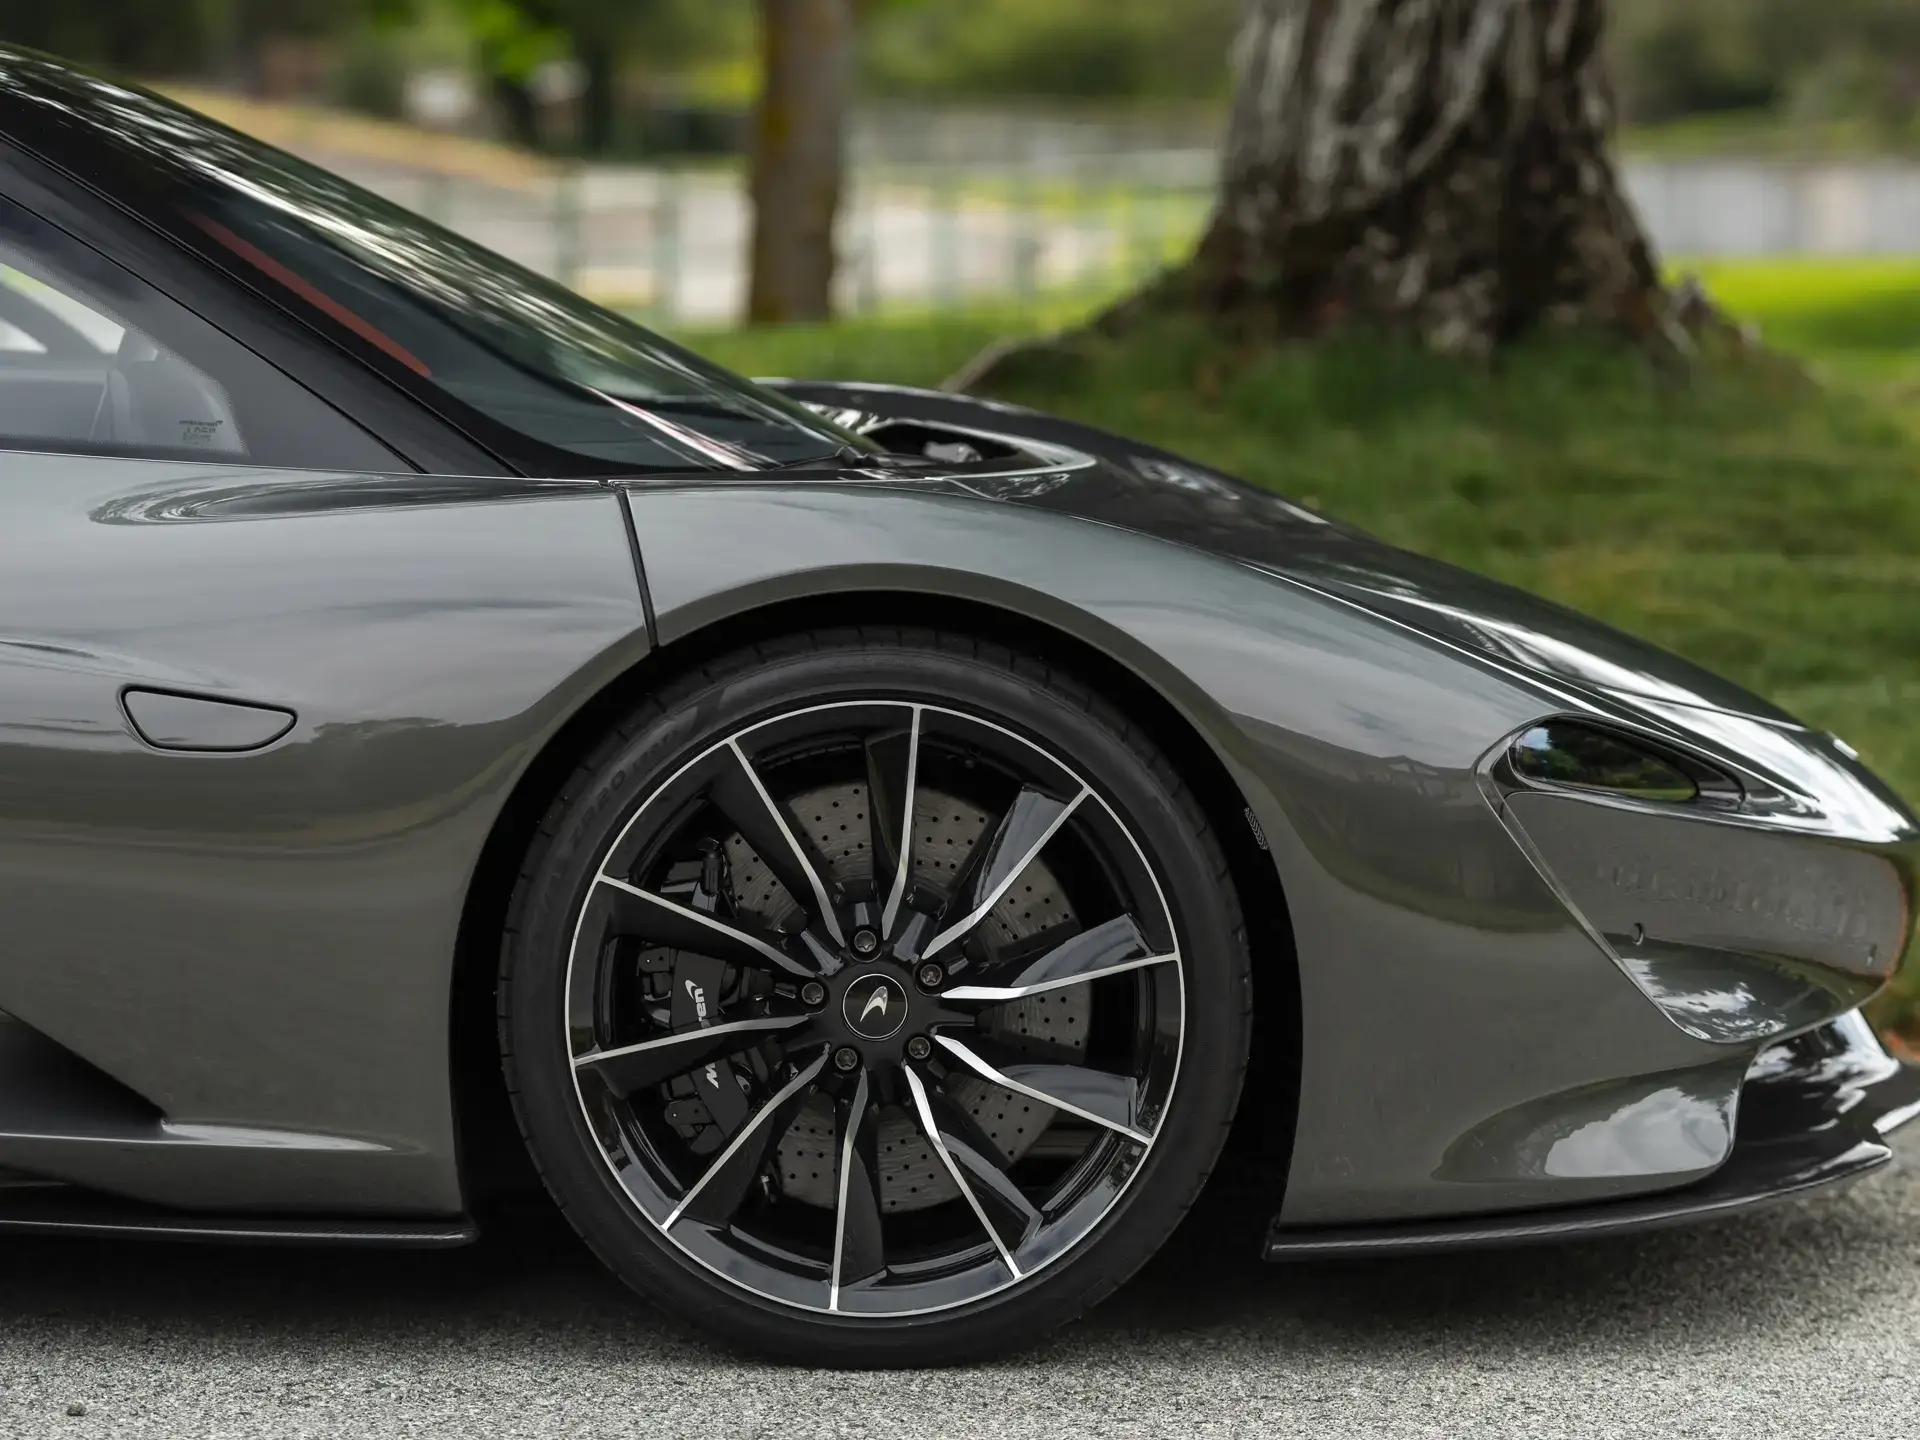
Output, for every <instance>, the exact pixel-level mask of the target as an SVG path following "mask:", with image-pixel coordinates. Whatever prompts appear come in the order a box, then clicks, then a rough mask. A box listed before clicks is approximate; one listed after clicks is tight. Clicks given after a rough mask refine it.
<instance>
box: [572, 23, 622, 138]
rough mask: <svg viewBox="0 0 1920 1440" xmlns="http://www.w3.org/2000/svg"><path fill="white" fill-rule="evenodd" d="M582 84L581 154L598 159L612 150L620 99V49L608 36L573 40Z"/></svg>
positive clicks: (588, 35) (580, 36) (588, 34)
mask: <svg viewBox="0 0 1920 1440" xmlns="http://www.w3.org/2000/svg"><path fill="white" fill-rule="evenodd" d="M573 49H574V54H575V56H576V57H577V58H578V59H579V61H580V69H581V71H582V73H583V77H584V79H585V82H586V83H585V84H584V85H583V86H582V88H581V91H580V153H581V154H583V155H594V156H600V155H605V154H606V153H607V151H609V150H610V149H612V148H613V140H614V129H615V127H616V125H617V122H618V117H619V108H620V97H619V84H620V67H619V47H618V45H617V43H616V42H615V40H614V38H613V37H612V36H610V35H603V34H598V33H594V32H585V33H581V34H576V35H575V36H574V37H573Z"/></svg>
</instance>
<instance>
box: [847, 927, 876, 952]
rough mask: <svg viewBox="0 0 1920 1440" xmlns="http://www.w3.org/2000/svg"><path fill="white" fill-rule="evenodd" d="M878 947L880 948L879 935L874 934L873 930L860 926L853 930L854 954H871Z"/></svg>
mask: <svg viewBox="0 0 1920 1440" xmlns="http://www.w3.org/2000/svg"><path fill="white" fill-rule="evenodd" d="M879 948H880V937H879V936H878V935H876V934H874V933H873V931H871V930H868V929H866V928H864V927H862V928H861V929H859V930H856V931H854V932H853V953H854V954H856V955H863V956H864V955H871V954H873V952H874V951H876V950H878V949H879Z"/></svg>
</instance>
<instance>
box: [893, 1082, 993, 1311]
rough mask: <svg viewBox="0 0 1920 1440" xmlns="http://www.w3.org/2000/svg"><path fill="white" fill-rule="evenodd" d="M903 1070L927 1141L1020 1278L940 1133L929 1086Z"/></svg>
mask: <svg viewBox="0 0 1920 1440" xmlns="http://www.w3.org/2000/svg"><path fill="white" fill-rule="evenodd" d="M900 1073H901V1074H902V1075H903V1076H904V1077H905V1078H906V1082H907V1089H908V1090H909V1091H910V1092H912V1095H913V1108H914V1110H915V1111H916V1112H917V1113H918V1114H919V1117H920V1128H921V1130H922V1131H923V1132H925V1134H926V1137H927V1144H928V1145H930V1146H932V1147H933V1153H934V1154H936V1155H938V1156H939V1157H940V1163H941V1164H943V1165H945V1166H946V1167H947V1174H948V1175H949V1176H951V1177H952V1179H953V1185H954V1188H955V1189H956V1190H958V1191H959V1192H960V1197H961V1198H962V1199H963V1200H965V1201H966V1202H967V1204H968V1205H969V1206H971V1207H972V1209H973V1213H974V1217H975V1218H976V1219H977V1220H979V1222H980V1228H981V1229H982V1230H985V1231H986V1232H987V1238H988V1239H990V1240H992V1241H993V1248H994V1249H996V1250H998V1251H999V1252H1000V1258H1001V1260H1003V1261H1005V1262H1006V1266H1007V1269H1008V1270H1009V1271H1011V1272H1012V1274H1013V1278H1014V1279H1016V1280H1018V1279H1019V1278H1020V1266H1019V1265H1018V1264H1017V1263H1015V1261H1014V1258H1013V1252H1012V1251H1011V1250H1010V1249H1008V1248H1007V1242H1006V1241H1005V1240H1004V1239H1003V1238H1001V1234H1000V1230H999V1228H998V1227H997V1226H995V1224H994V1223H993V1220H992V1218H991V1217H990V1216H989V1215H988V1213H987V1209H986V1207H985V1206H984V1205H982V1204H981V1203H980V1197H979V1195H978V1194H976V1193H975V1191H974V1188H973V1185H972V1183H971V1182H970V1181H969V1180H968V1179H967V1173H966V1171H964V1170H962V1169H961V1167H960V1163H959V1162H958V1161H957V1160H955V1159H954V1157H953V1151H952V1150H951V1149H949V1148H948V1144H947V1140H946V1137H945V1136H943V1135H942V1134H941V1133H940V1126H939V1124H938V1123H937V1122H936V1121H935V1120H934V1117H933V1107H932V1106H931V1105H930V1104H929V1103H928V1101H927V1088H926V1086H925V1085H924V1084H922V1083H921V1080H920V1077H919V1076H918V1075H917V1074H915V1073H914V1071H913V1069H912V1067H911V1066H909V1067H908V1068H907V1069H905V1070H902V1071H901V1072H900ZM969 1155H970V1158H971V1159H976V1160H977V1159H978V1158H979V1157H978V1156H975V1155H972V1154H971V1151H970V1152H969ZM981 1163H983V1164H984V1163H985V1162H984V1161H982V1162H981Z"/></svg>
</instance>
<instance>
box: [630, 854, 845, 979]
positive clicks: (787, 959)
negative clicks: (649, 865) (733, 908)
mask: <svg viewBox="0 0 1920 1440" xmlns="http://www.w3.org/2000/svg"><path fill="white" fill-rule="evenodd" d="M598 880H599V883H600V884H602V885H607V886H610V887H612V888H613V889H615V890H618V891H619V892H620V893H621V894H622V895H624V896H625V897H627V899H628V900H630V901H632V902H635V903H633V904H632V905H629V906H625V907H623V908H622V909H621V910H620V911H617V912H616V919H617V920H618V922H619V925H620V928H621V930H622V931H623V932H625V933H631V934H636V935H640V936H643V937H645V938H646V939H648V940H651V941H653V942H654V943H655V944H656V945H670V946H672V947H673V948H675V949H678V950H692V951H694V952H695V953H696V954H700V955H711V956H713V957H714V958H715V959H716V960H728V961H731V962H732V963H734V964H736V965H746V966H749V967H751V968H753V969H755V970H758V969H761V968H762V967H763V966H766V965H774V966H777V967H779V968H780V969H782V970H785V971H787V972H788V973H789V974H793V975H799V976H803V977H805V978H806V979H809V980H811V979H813V978H814V977H815V976H816V975H818V974H819V973H820V972H819V971H818V970H817V969H815V968H814V967H813V966H811V965H808V964H806V963H804V962H803V961H800V960H796V959H794V957H793V956H791V955H789V954H787V953H786V951H784V950H782V949H781V948H780V947H779V946H778V945H776V944H775V943H774V941H775V940H776V939H777V938H778V937H777V936H773V935H770V934H768V933H764V932H763V933H760V934H756V933H754V932H753V931H751V930H748V929H746V928H745V927H743V926H740V925H736V924H733V923H732V922H730V921H726V920H721V919H719V918H718V917H717V916H713V915H708V914H706V913H704V912H703V911H699V910H695V909H692V908H690V907H689V906H686V905H682V904H680V903H679V902H678V901H674V900H669V899H668V898H667V897H666V896H664V895H656V894H654V893H653V891H651V890H642V889H641V888H640V887H639V886H638V885H634V884H630V883H629V882H627V881H625V880H621V879H617V878H616V877H614V876H612V875H601V876H599V877H598Z"/></svg>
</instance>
